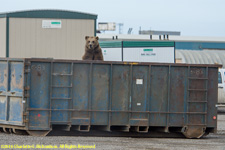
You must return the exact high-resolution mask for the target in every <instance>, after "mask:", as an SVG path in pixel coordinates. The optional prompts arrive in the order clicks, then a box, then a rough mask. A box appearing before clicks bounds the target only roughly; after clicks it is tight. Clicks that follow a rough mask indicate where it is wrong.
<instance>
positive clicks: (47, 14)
mask: <svg viewBox="0 0 225 150" xmlns="http://www.w3.org/2000/svg"><path fill="white" fill-rule="evenodd" d="M6 17H9V18H10V17H13V18H52V19H94V20H96V19H97V15H95V14H89V13H82V12H76V11H68V10H51V9H47V10H27V11H15V12H6V13H0V18H6Z"/></svg>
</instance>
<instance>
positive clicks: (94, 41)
mask: <svg viewBox="0 0 225 150" xmlns="http://www.w3.org/2000/svg"><path fill="white" fill-rule="evenodd" d="M85 40H86V45H85V54H84V55H83V57H82V59H83V60H103V55H102V49H101V47H100V46H99V43H98V37H94V36H86V37H85Z"/></svg>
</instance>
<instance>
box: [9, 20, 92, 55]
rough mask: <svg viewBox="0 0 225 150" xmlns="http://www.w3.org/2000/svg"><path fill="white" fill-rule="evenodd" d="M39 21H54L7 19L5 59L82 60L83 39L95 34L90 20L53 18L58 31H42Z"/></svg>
mask: <svg viewBox="0 0 225 150" xmlns="http://www.w3.org/2000/svg"><path fill="white" fill-rule="evenodd" d="M42 20H55V19H46V18H45V19H32V18H29V19H27V18H10V21H9V28H10V29H9V41H10V42H9V57H19V58H23V57H42V58H47V57H51V58H59V59H81V58H82V55H83V53H84V45H85V36H86V35H92V36H93V35H94V32H95V28H94V26H95V21H94V20H84V19H57V20H61V21H62V28H60V29H44V28H42Z"/></svg>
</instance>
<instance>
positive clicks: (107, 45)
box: [99, 41, 122, 48]
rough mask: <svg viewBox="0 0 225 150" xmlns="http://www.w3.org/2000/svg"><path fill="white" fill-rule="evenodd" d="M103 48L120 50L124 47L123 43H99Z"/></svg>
mask: <svg viewBox="0 0 225 150" xmlns="http://www.w3.org/2000/svg"><path fill="white" fill-rule="evenodd" d="M99 45H100V46H101V48H118V47H119V48H120V47H122V41H99Z"/></svg>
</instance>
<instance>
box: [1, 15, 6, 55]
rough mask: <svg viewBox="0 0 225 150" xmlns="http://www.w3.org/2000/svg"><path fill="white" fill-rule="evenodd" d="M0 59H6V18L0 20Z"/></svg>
mask: <svg viewBox="0 0 225 150" xmlns="http://www.w3.org/2000/svg"><path fill="white" fill-rule="evenodd" d="M0 57H6V18H0Z"/></svg>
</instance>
